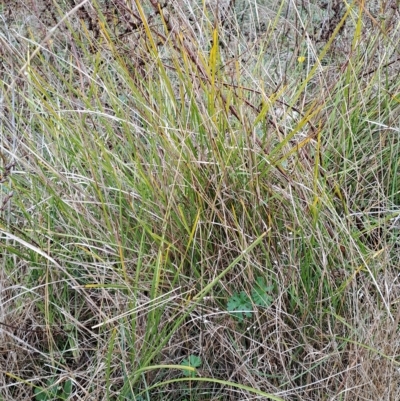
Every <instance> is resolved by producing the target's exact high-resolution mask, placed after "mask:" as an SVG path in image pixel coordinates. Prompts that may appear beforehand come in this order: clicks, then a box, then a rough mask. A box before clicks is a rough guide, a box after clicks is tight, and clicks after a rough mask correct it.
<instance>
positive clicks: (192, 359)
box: [181, 355, 202, 377]
mask: <svg viewBox="0 0 400 401" xmlns="http://www.w3.org/2000/svg"><path fill="white" fill-rule="evenodd" d="M201 363H202V362H201V358H200V357H199V356H197V355H189V358H186V359H184V360H183V361H182V362H181V366H190V367H192V368H199V367H200V366H201ZM183 374H184V375H185V376H186V377H195V376H196V372H189V371H187V370H184V371H183Z"/></svg>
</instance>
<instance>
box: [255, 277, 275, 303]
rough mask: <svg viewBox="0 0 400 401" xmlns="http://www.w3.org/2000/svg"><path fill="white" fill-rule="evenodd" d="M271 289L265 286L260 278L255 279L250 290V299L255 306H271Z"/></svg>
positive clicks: (271, 287)
mask: <svg viewBox="0 0 400 401" xmlns="http://www.w3.org/2000/svg"><path fill="white" fill-rule="evenodd" d="M272 289H273V286H267V284H266V283H265V281H264V279H263V278H262V277H257V278H256V282H255V283H254V287H253V289H252V290H251V299H252V300H253V302H254V304H255V305H258V306H263V307H268V306H271V304H272V297H271V295H269V292H271V290H272Z"/></svg>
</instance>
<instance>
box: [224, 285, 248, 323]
mask: <svg viewBox="0 0 400 401" xmlns="http://www.w3.org/2000/svg"><path fill="white" fill-rule="evenodd" d="M227 310H228V312H230V313H231V314H232V315H233V316H235V317H237V318H238V320H239V321H240V322H242V321H243V318H244V316H246V317H251V314H252V312H253V305H252V303H251V299H250V298H249V296H248V295H247V294H246V293H245V292H244V291H241V292H240V293H236V294H233V295H232V296H231V297H230V298H229V300H228V305H227Z"/></svg>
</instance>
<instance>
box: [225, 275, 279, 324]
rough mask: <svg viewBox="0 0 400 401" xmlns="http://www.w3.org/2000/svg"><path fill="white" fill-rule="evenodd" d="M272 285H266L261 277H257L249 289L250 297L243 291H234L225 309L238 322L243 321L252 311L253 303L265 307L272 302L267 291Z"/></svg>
mask: <svg viewBox="0 0 400 401" xmlns="http://www.w3.org/2000/svg"><path fill="white" fill-rule="evenodd" d="M272 289H273V287H272V286H267V285H266V283H265V280H264V279H263V278H262V277H257V279H256V282H255V283H254V287H253V288H252V290H251V297H249V296H248V295H247V294H246V293H245V292H244V291H241V292H240V293H234V294H233V295H232V296H231V297H230V298H229V300H228V304H227V310H228V312H230V313H231V315H232V316H235V317H236V318H237V319H238V320H239V322H243V319H244V318H245V317H248V318H250V317H251V316H252V313H253V305H256V306H261V307H264V308H267V307H268V306H270V305H271V303H272V297H271V296H270V295H269V293H270V292H271V291H272Z"/></svg>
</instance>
